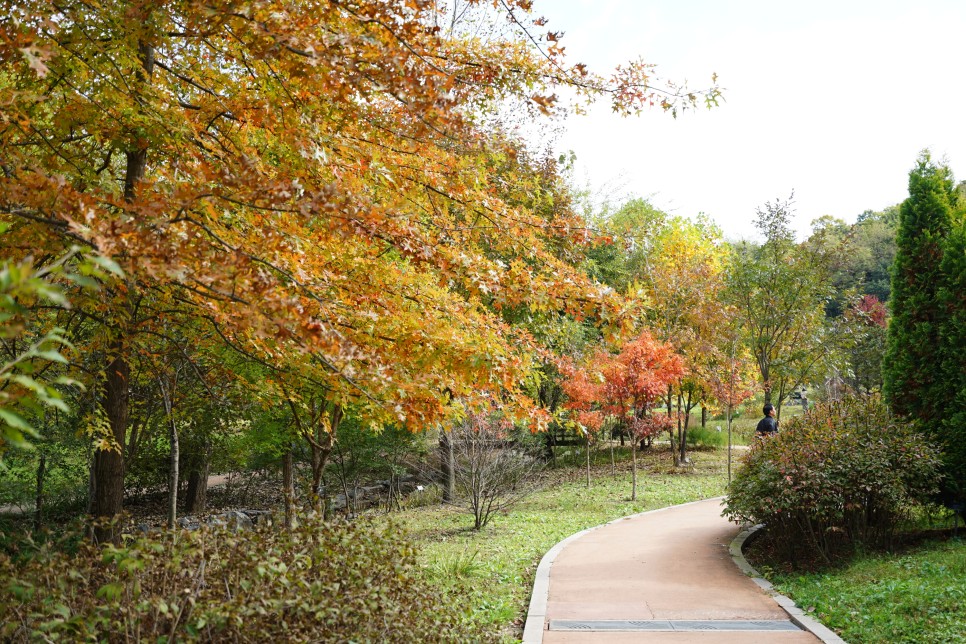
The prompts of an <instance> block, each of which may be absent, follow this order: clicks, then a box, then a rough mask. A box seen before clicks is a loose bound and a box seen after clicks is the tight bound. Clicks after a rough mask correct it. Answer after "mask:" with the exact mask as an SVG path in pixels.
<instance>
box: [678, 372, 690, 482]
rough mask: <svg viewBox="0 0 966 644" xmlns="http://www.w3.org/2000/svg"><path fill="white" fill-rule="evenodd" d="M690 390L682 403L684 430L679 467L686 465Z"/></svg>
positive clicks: (679, 400) (679, 402)
mask: <svg viewBox="0 0 966 644" xmlns="http://www.w3.org/2000/svg"><path fill="white" fill-rule="evenodd" d="M680 405H681V398H680V396H679V397H678V408H679V409H678V411H680ZM692 406H693V405H692V404H691V390H688V397H687V398H686V399H685V401H684V429H683V431H682V432H681V465H687V463H688V424H689V423H690V422H691V407H692Z"/></svg>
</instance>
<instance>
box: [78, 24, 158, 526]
mask: <svg viewBox="0 0 966 644" xmlns="http://www.w3.org/2000/svg"><path fill="white" fill-rule="evenodd" d="M148 11H150V9H149V10H148ZM142 17H143V18H145V19H146V18H147V16H146V15H145V16H142ZM145 22H146V20H145ZM138 53H139V54H140V58H141V69H139V70H137V77H138V80H139V81H141V82H142V83H145V84H147V83H150V79H151V74H152V73H153V71H154V47H152V46H151V45H149V44H148V43H146V42H144V41H141V42H139V43H138ZM147 155H148V146H147V143H146V142H140V141H139V142H137V144H136V145H135V146H134V147H133V148H132V149H130V150H128V151H127V152H126V153H125V156H126V157H127V168H126V172H125V175H124V200H125V201H128V202H131V201H134V197H135V191H136V188H137V184H138V183H139V182H140V181H141V180H142V179H143V178H144V172H145V169H146V167H147ZM122 333H123V331H122ZM125 349H126V347H125V346H124V343H123V341H122V340H117V341H115V343H114V346H113V347H112V353H113V361H112V362H111V363H110V364H109V365H108V367H107V374H106V378H105V383H104V411H105V413H106V414H107V419H108V422H109V423H110V427H111V433H112V434H113V438H114V441H115V443H116V449H114V450H98V451H97V452H95V454H94V480H93V483H92V487H93V488H94V498H93V501H92V503H91V515H92V516H93V518H94V520H95V522H103V521H105V520H110V519H113V518H114V517H116V516H117V515H118V514H120V513H121V510H122V509H123V507H124V473H125V454H124V444H125V438H126V434H127V426H128V417H129V413H130V403H129V395H128V389H129V387H130V379H131V368H130V366H129V365H128V363H127V361H126V360H125V358H124V351H125ZM119 539H120V533H119V532H118V531H116V530H115V529H114V528H113V527H112V526H107V525H104V524H103V523H102V524H101V525H97V526H95V528H94V540H95V541H97V542H98V543H100V542H104V541H115V542H116V541H118V540H119Z"/></svg>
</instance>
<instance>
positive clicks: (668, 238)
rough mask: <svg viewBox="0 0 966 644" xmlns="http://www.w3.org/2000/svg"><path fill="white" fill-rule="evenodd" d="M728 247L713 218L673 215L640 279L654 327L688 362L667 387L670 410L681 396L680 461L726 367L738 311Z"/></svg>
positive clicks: (676, 450) (676, 446)
mask: <svg viewBox="0 0 966 644" xmlns="http://www.w3.org/2000/svg"><path fill="white" fill-rule="evenodd" d="M725 260H726V249H725V248H724V246H723V244H722V243H721V232H720V230H719V229H718V228H717V227H716V226H715V225H714V224H713V223H711V222H710V221H709V220H708V219H707V218H705V217H703V216H699V217H698V218H696V219H695V220H694V221H692V220H689V219H684V218H681V217H673V218H669V219H667V220H666V221H665V222H664V226H663V227H662V229H661V230H660V231H659V232H658V233H657V234H656V235H655V237H654V239H653V241H652V248H651V250H650V252H649V253H648V254H647V255H646V257H645V258H644V261H643V262H642V266H641V268H640V272H639V273H638V275H637V279H638V280H639V281H640V283H641V287H642V288H641V297H642V299H643V300H644V301H645V302H646V307H645V316H646V318H645V319H646V320H647V324H648V326H649V327H650V328H651V329H652V330H653V332H654V333H655V334H656V335H657V336H658V337H659V338H660V339H661V340H664V341H666V342H670V343H671V344H673V345H674V346H675V347H676V348H677V350H678V352H680V353H681V355H682V356H683V357H684V360H685V364H686V366H687V371H686V373H684V374H682V376H681V378H679V379H678V380H677V381H676V382H675V383H674V384H673V387H672V388H670V389H669V390H668V391H667V409H668V415H669V416H671V415H672V411H673V409H674V402H675V401H674V398H676V399H677V401H676V402H677V410H678V414H677V435H676V436H675V434H674V432H673V431H672V432H671V446H672V450H671V451H672V453H673V455H674V462H675V464H678V465H681V464H684V463H686V462H687V428H688V423H689V422H690V417H691V411H692V410H693V409H694V408H695V407H696V406H698V405H699V404H705V403H708V402H710V400H711V397H712V394H713V384H712V383H713V382H714V381H715V379H716V377H718V376H720V375H721V374H720V373H719V370H721V369H726V368H727V367H726V364H727V361H726V360H725V355H727V354H728V341H727V336H726V334H725V331H726V330H727V329H728V328H729V326H730V322H729V320H730V318H731V317H733V312H732V311H731V310H729V307H728V306H727V305H726V303H725V302H724V301H723V299H722V297H721V295H722V290H723V287H724V279H723V276H724V275H723V273H724V267H725Z"/></svg>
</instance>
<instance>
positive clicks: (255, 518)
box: [241, 510, 272, 525]
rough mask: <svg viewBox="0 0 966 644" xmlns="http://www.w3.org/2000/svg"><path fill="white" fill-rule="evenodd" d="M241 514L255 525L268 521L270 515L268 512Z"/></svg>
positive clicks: (247, 511) (246, 511) (253, 511)
mask: <svg viewBox="0 0 966 644" xmlns="http://www.w3.org/2000/svg"><path fill="white" fill-rule="evenodd" d="M241 512H242V514H244V515H245V516H247V517H248V518H249V519H251V520H252V523H253V524H255V525H258V524H261V523H265V522H266V521H270V520H271V518H272V513H271V512H270V511H269V510H242V511H241Z"/></svg>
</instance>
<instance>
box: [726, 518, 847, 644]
mask: <svg viewBox="0 0 966 644" xmlns="http://www.w3.org/2000/svg"><path fill="white" fill-rule="evenodd" d="M764 527H765V526H764V524H762V523H759V524H758V525H753V526H750V527H747V528H745V529H744V530H742V531H741V532H739V533H738V536H737V537H735V538H734V541H732V542H731V546H730V547H729V551H730V552H731V559H732V561H734V562H735V565H736V566H738V568H739V569H740V570H741V572H743V573H745V574H746V575H748V576H749V577H751V580H752V581H754V582H755V583H756V584H757V585H758V587H759V588H761V589H762V590H764V591H765V592H766V593H768V594H769V595H771V597H772V599H774V600H775V601H776V602H778V605H779V606H781V607H782V610H784V611H785V612H786V613H788V617H789V618H790V619H791V620H792V622H793V623H794V624H796V625H797V626H798V627H799V628H801V629H803V630H806V631H808V632H810V633H811V634H812V635H814V636H815V637H817V638H818V639H820V640H822V641H823V642H825V643H826V644H845V640H843V639H842V638H841V637H839V636H838V634H836V633H835V631H833V630H832V629H830V628H829V627H828V626H826V625H825V624H822V623H821V622H820V621H818V620H817V619H815V618H814V617H811V616H810V615H807V614H805V611H803V610H802V609H801V608H799V607H798V604H796V603H795V602H794V601H792V600H791V599H790V598H789V597H786V596H785V595H782V594H781V593H780V592H778V591H777V590H775V587H774V586H773V585H772V583H771V582H770V581H768V580H767V579H765V578H764V577H762V576H761V573H759V572H758V571H757V570H755V568H754V567H753V566H752V565H751V564H750V563H748V560H747V559H745V554H744V548H745V544H747V543H748V542H749V541H751V540H754V539H755V538H757V537H758V536H759V534H760V532H761V530H762V529H763V528H764Z"/></svg>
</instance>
